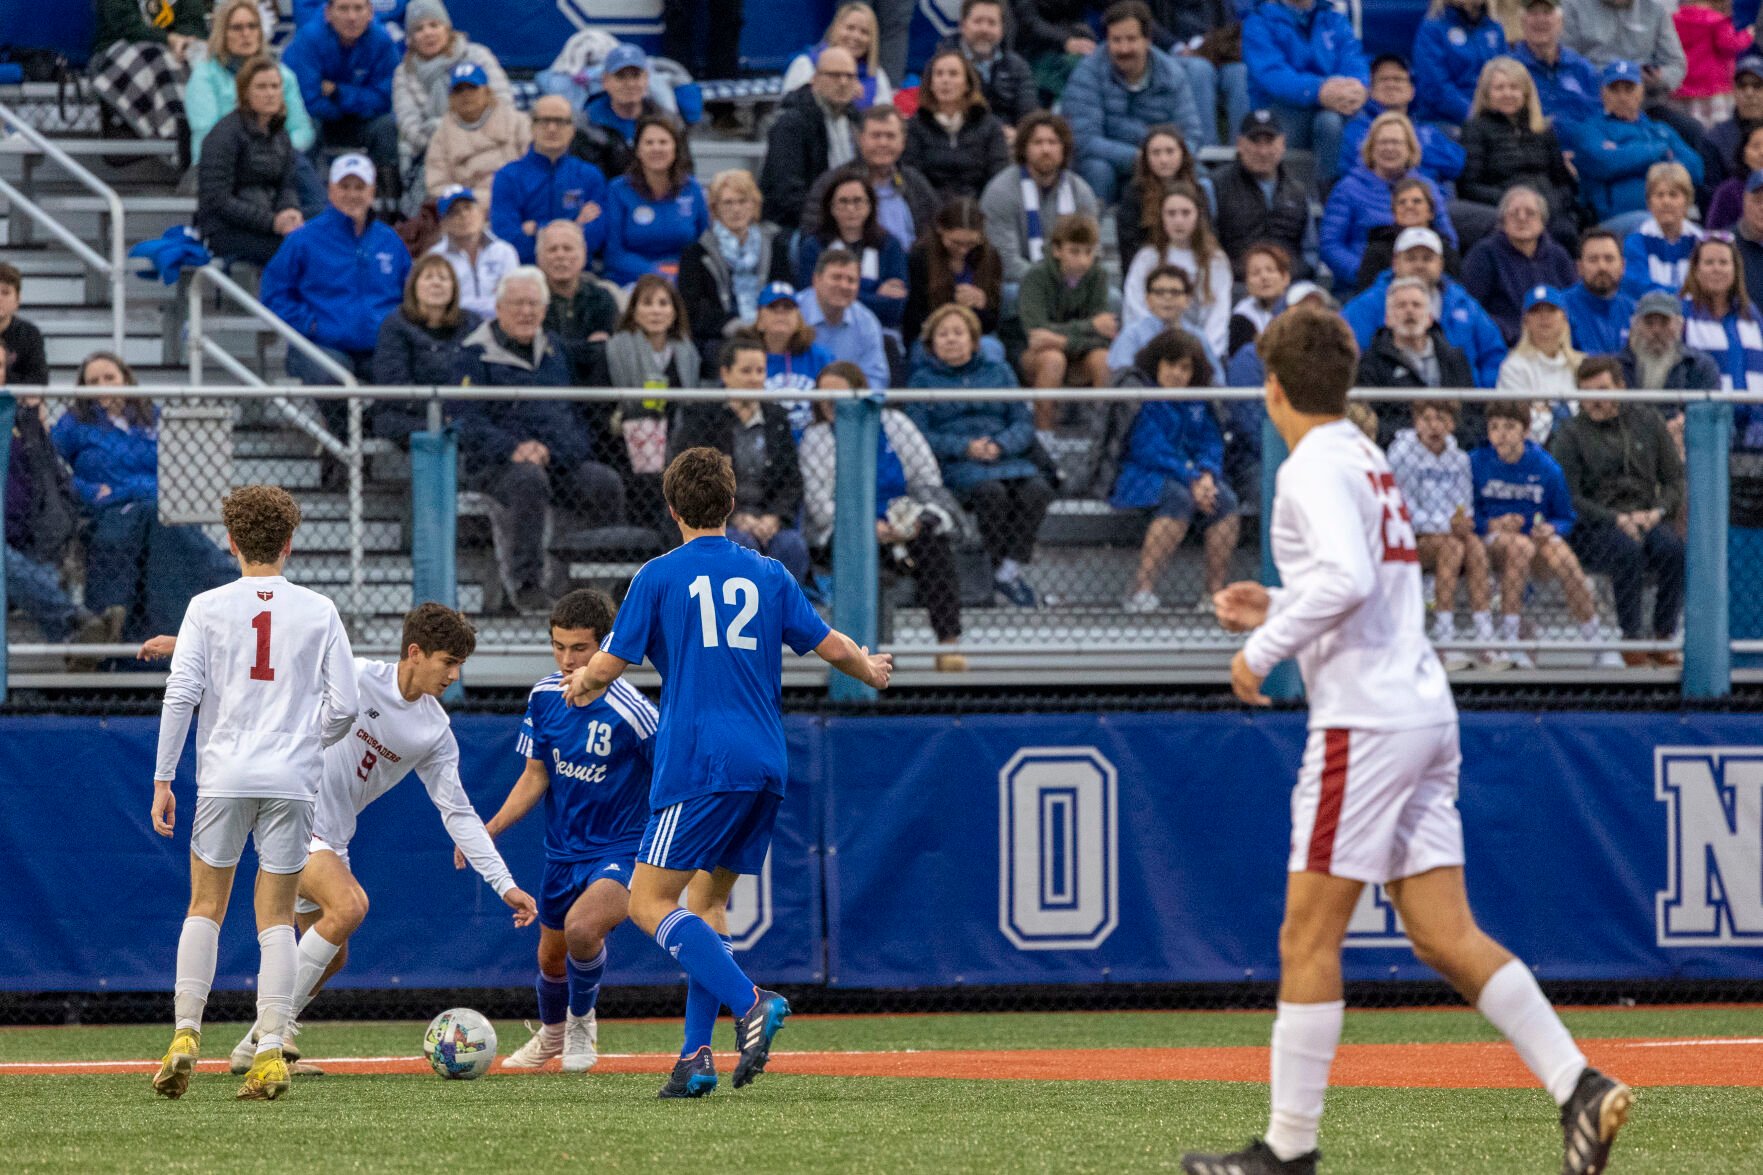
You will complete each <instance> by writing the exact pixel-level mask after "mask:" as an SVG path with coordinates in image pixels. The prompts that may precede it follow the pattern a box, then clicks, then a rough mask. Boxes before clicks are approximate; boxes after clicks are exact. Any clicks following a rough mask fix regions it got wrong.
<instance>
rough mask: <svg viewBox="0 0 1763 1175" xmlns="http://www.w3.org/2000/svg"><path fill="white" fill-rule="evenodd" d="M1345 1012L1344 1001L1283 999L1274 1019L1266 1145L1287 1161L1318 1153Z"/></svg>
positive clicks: (1345, 1005)
mask: <svg viewBox="0 0 1763 1175" xmlns="http://www.w3.org/2000/svg"><path fill="white" fill-rule="evenodd" d="M1346 1010H1347V1004H1346V1001H1345V1000H1334V1001H1333V1002H1331V1003H1326V1004H1288V1003H1286V1002H1285V1001H1284V1000H1281V1001H1280V1004H1279V1014H1278V1015H1277V1016H1275V1017H1274V1020H1273V1114H1272V1116H1271V1117H1270V1118H1269V1119H1268V1123H1267V1145H1268V1147H1269V1148H1271V1149H1272V1151H1273V1153H1274V1154H1276V1155H1278V1156H1279V1157H1280V1159H1281V1160H1282V1161H1283V1160H1288V1159H1295V1158H1297V1157H1298V1156H1299V1155H1304V1154H1309V1153H1310V1152H1311V1151H1313V1150H1315V1149H1316V1130H1317V1127H1318V1126H1319V1125H1321V1123H1322V1095H1323V1093H1324V1092H1326V1091H1327V1089H1328V1069H1329V1066H1330V1065H1332V1064H1334V1052H1335V1046H1336V1045H1338V1044H1340V1042H1341V1021H1342V1020H1343V1019H1345V1017H1346Z"/></svg>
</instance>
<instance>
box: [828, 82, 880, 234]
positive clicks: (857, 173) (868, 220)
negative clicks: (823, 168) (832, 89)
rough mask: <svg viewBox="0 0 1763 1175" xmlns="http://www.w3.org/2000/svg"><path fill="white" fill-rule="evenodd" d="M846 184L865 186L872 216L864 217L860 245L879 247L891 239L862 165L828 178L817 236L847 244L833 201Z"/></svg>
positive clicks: (872, 185) (839, 170) (872, 186)
mask: <svg viewBox="0 0 1763 1175" xmlns="http://www.w3.org/2000/svg"><path fill="white" fill-rule="evenodd" d="M871 109H874V107H871ZM846 184H862V185H863V198H864V199H866V200H868V201H869V213H868V215H866V216H865V217H864V218H863V228H862V230H861V235H860V236H859V237H858V244H859V245H860V246H862V247H864V248H869V249H873V248H878V247H879V246H880V245H881V244H882V243H883V242H884V241H885V240H886V239H887V230H886V229H884V228H882V226H881V221H880V220H878V219H876V215H875V209H876V199H875V185H874V184H872V183H870V182H869V170H868V169H867V168H865V167H862V166H861V165H858V166H853V165H849V164H847V165H846V166H844V167H841V168H839V169H838V170H837V171H835V172H833V173H832V175H831V176H830V177H828V180H827V185H826V188H825V189H824V190H823V191H822V192H821V193H820V231H819V232H818V233H816V234H815V236H817V237H818V238H819V239H820V243H821V244H822V245H831V244H834V243H835V242H836V243H838V244H844V238H843V237H841V236H839V226H838V222H837V221H835V220H834V219H833V198H834V195H835V193H837V192H838V190H839V189H840V188H842V187H844V186H845V185H846ZM846 247H847V248H850V246H848V245H847V246H846Z"/></svg>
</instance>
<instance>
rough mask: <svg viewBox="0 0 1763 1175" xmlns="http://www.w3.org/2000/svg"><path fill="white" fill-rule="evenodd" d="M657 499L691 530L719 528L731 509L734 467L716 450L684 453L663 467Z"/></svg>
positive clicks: (732, 505) (697, 449) (703, 449)
mask: <svg viewBox="0 0 1763 1175" xmlns="http://www.w3.org/2000/svg"><path fill="white" fill-rule="evenodd" d="M661 495H662V497H664V498H666V499H667V504H668V505H669V506H670V507H672V508H673V512H674V513H675V514H678V515H679V517H680V521H681V522H683V523H685V524H686V525H687V526H689V527H691V528H692V529H693V530H711V529H713V528H715V527H718V526H721V525H723V524H724V523H725V522H727V521H728V516H729V515H730V514H732V513H734V509H735V467H734V463H733V462H731V461H730V460H729V459H728V455H727V454H725V453H723V452H722V451H721V450H720V449H712V448H710V447H708V446H706V445H699V446H697V447H696V448H691V449H687V450H686V451H685V452H683V453H681V454H680V455H679V456H677V457H675V458H674V459H673V460H672V461H669V462H668V463H667V472H665V473H663V474H662V475H661Z"/></svg>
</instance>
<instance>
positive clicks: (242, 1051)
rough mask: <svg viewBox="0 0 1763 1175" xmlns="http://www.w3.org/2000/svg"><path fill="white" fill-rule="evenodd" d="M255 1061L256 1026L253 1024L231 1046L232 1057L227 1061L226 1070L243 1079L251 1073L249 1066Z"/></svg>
mask: <svg viewBox="0 0 1763 1175" xmlns="http://www.w3.org/2000/svg"><path fill="white" fill-rule="evenodd" d="M256 1060H257V1025H255V1024H253V1025H252V1026H251V1028H250V1030H249V1031H247V1032H246V1033H245V1035H244V1036H243V1037H241V1038H240V1040H239V1043H238V1044H236V1045H234V1046H233V1055H232V1057H231V1058H230V1059H229V1060H228V1061H227V1069H228V1071H229V1072H231V1073H233V1074H234V1075H235V1076H239V1077H243V1076H244V1075H245V1074H247V1073H249V1072H251V1065H252V1063H253V1062H254V1061H256Z"/></svg>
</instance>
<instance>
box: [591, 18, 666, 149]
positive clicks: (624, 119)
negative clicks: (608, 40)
mask: <svg viewBox="0 0 1763 1175" xmlns="http://www.w3.org/2000/svg"><path fill="white" fill-rule="evenodd" d="M600 70H601V72H600V79H601V86H602V89H601V90H600V92H599V93H598V94H595V95H594V96H593V97H592V98H589V99H588V104H587V106H586V107H585V108H584V111H583V113H584V114H585V115H586V116H587V120H588V122H589V123H590V124H592V125H594V126H597V127H604V128H605V129H606V130H607V131H609V132H610V133H612V134H614V135H617V136H618V137H619V139H620V141H622V142H623V143H624V145H625V146H626V147H635V146H636V144H637V123H638V122H639V121H640V120H641V119H644V118H649V117H653V116H655V115H659V114H665V113H666V111H664V110H663V109H662V108H661V104H660V103H658V102H656V101H655V99H653V98H651V97H649V55H648V54H647V53H645V52H643V49H642V46H640V45H633V44H631V43H630V42H628V41H621V42H620V43H619V44H618V47H617V48H615V49H613V50H612V52H610V53H608V54H607V55H606V60H605V61H604V62H602V63H601V67H600Z"/></svg>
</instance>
